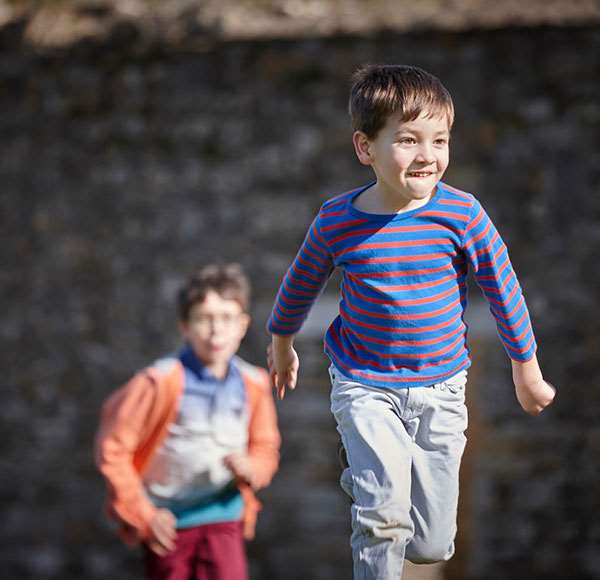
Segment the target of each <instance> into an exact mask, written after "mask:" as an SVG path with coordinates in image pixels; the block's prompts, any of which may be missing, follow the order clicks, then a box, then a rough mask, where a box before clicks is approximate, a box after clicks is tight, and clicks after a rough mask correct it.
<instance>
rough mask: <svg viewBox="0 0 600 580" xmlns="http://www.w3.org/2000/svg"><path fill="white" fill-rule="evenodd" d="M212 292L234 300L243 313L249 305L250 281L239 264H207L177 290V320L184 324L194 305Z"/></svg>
mask: <svg viewBox="0 0 600 580" xmlns="http://www.w3.org/2000/svg"><path fill="white" fill-rule="evenodd" d="M210 290H213V291H214V292H216V293H217V294H218V295H219V296H221V298H226V299H228V300H235V301H236V302H238V303H239V305H240V306H241V307H242V310H243V311H244V312H247V311H248V307H249V305H250V281H249V280H248V277H247V276H246V274H244V270H243V269H242V266H241V265H240V264H235V263H233V264H207V265H206V266H203V267H202V268H199V269H198V270H196V271H195V272H194V273H193V274H192V275H191V276H190V278H189V279H188V281H187V282H186V284H185V285H184V286H183V287H182V288H181V290H179V294H178V297H177V298H178V300H177V306H178V314H179V319H180V320H181V321H182V322H186V321H187V320H188V318H189V315H190V311H191V309H192V308H193V307H194V305H196V304H198V303H199V302H202V301H203V300H204V299H205V298H206V294H207V293H208V292H209V291H210Z"/></svg>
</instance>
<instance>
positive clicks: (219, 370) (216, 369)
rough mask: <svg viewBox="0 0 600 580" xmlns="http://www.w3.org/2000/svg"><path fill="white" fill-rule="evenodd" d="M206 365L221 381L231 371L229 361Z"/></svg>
mask: <svg viewBox="0 0 600 580" xmlns="http://www.w3.org/2000/svg"><path fill="white" fill-rule="evenodd" d="M205 366H206V368H207V369H208V370H209V371H210V372H211V373H212V374H213V375H214V377H215V378H216V379H217V380H219V381H222V380H224V379H225V377H226V376H227V372H228V371H229V363H215V364H210V365H205Z"/></svg>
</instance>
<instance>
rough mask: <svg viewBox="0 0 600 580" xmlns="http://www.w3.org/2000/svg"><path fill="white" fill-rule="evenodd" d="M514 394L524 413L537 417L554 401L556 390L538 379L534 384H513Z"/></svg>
mask: <svg viewBox="0 0 600 580" xmlns="http://www.w3.org/2000/svg"><path fill="white" fill-rule="evenodd" d="M515 393H516V395H517V400H518V401H519V404H520V405H521V407H523V410H524V411H525V412H526V413H529V414H530V415H539V414H540V413H541V412H542V411H543V410H544V409H545V408H546V407H547V406H548V405H550V404H551V403H552V401H553V400H554V397H555V395H556V389H555V388H554V387H553V386H552V385H551V384H550V383H547V382H546V381H545V380H544V379H540V380H539V381H538V382H535V383H523V384H521V383H515Z"/></svg>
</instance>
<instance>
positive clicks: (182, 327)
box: [177, 320, 187, 339]
mask: <svg viewBox="0 0 600 580" xmlns="http://www.w3.org/2000/svg"><path fill="white" fill-rule="evenodd" d="M177 328H179V332H180V334H181V336H182V337H183V338H185V339H187V322H186V321H184V320H178V321H177Z"/></svg>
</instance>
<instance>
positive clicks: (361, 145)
mask: <svg viewBox="0 0 600 580" xmlns="http://www.w3.org/2000/svg"><path fill="white" fill-rule="evenodd" d="M352 143H353V144H354V151H355V152H356V156H357V157H358V160H359V161H360V162H361V163H362V164H363V165H371V163H373V158H372V157H371V141H370V140H369V138H368V137H367V136H366V135H365V134H364V133H363V132H362V131H354V134H353V135H352Z"/></svg>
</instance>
